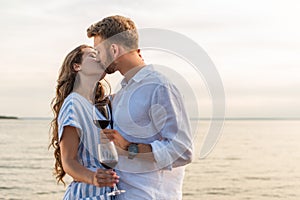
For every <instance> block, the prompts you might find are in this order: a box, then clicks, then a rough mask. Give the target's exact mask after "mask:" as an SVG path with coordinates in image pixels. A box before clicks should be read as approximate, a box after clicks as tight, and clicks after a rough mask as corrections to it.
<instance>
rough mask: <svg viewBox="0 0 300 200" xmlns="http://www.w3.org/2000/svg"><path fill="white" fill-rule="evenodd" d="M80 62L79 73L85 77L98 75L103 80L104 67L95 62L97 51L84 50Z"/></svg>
mask: <svg viewBox="0 0 300 200" xmlns="http://www.w3.org/2000/svg"><path fill="white" fill-rule="evenodd" d="M82 51H83V55H82V62H81V73H84V74H85V75H87V76H92V75H99V77H101V79H102V78H104V76H105V75H106V73H105V71H104V66H103V65H102V64H101V62H99V61H97V59H96V57H97V51H96V50H94V49H93V48H90V47H87V48H84V49H83V50H82Z"/></svg>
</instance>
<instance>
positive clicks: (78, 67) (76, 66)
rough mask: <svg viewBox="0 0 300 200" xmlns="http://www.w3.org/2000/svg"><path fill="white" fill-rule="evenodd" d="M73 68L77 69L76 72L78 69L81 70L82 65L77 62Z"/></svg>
mask: <svg viewBox="0 0 300 200" xmlns="http://www.w3.org/2000/svg"><path fill="white" fill-rule="evenodd" d="M73 69H74V70H75V72H78V71H80V70H81V66H80V65H79V64H77V63H75V64H74V65H73Z"/></svg>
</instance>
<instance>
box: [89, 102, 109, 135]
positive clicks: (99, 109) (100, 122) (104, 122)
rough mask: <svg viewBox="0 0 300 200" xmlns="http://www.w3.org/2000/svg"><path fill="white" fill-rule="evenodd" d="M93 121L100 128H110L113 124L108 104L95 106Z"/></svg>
mask: <svg viewBox="0 0 300 200" xmlns="http://www.w3.org/2000/svg"><path fill="white" fill-rule="evenodd" d="M100 113H101V114H100ZM93 121H94V124H95V125H96V126H97V127H98V128H101V129H105V128H107V127H108V125H109V124H110V122H111V113H110V109H109V106H108V104H107V103H97V104H95V105H94V107H93Z"/></svg>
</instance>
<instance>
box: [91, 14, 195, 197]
mask: <svg viewBox="0 0 300 200" xmlns="http://www.w3.org/2000/svg"><path fill="white" fill-rule="evenodd" d="M87 34H88V37H93V38H94V46H95V48H96V49H97V50H99V59H100V61H101V62H102V63H103V64H104V65H105V66H106V67H107V68H106V73H108V74H111V73H114V72H116V71H119V72H120V73H121V74H122V75H123V76H124V79H123V80H122V83H121V85H122V89H120V91H118V92H117V93H116V94H115V95H114V98H113V100H112V107H113V118H114V129H105V130H103V132H104V133H105V135H106V136H107V137H108V138H109V139H110V140H112V141H114V143H115V144H116V146H118V147H119V149H118V151H119V154H120V156H119V163H118V168H117V173H118V175H119V176H120V183H119V186H118V187H119V188H120V189H124V190H126V192H125V193H123V194H120V195H118V199H119V198H120V199H130V200H135V199H136V200H141V199H172V200H176V199H182V183H183V178H184V170H185V165H186V164H188V163H190V162H191V159H192V150H193V149H192V147H193V145H192V136H191V131H190V125H189V120H188V116H187V114H186V111H185V109H184V106H183V103H182V98H181V95H180V94H179V92H178V90H177V88H176V87H175V86H174V85H173V84H172V83H170V82H169V81H168V80H167V79H166V78H165V77H164V76H163V75H162V74H160V73H158V72H157V71H155V70H154V68H153V65H146V64H145V63H144V61H143V59H142V58H141V56H140V51H139V49H138V33H137V29H136V27H135V24H134V22H133V21H132V20H131V19H129V18H126V17H123V16H110V17H106V18H104V19H102V20H101V21H99V22H98V23H96V24H94V25H91V26H90V27H89V28H88V30H87ZM174 42H176V41H174Z"/></svg>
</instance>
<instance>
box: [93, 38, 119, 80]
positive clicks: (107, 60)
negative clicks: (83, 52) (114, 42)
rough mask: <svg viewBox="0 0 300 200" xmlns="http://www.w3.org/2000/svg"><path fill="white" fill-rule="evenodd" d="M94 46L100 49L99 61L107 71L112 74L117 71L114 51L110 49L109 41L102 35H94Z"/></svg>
mask: <svg viewBox="0 0 300 200" xmlns="http://www.w3.org/2000/svg"><path fill="white" fill-rule="evenodd" d="M94 47H95V49H96V50H97V51H98V58H97V59H99V61H100V62H101V63H102V64H103V65H104V66H105V72H106V73H107V74H112V73H114V72H115V71H117V68H116V64H115V62H114V59H113V55H112V53H111V52H110V51H109V49H110V46H109V45H108V44H107V41H105V40H103V39H102V38H101V37H100V36H95V37H94Z"/></svg>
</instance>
